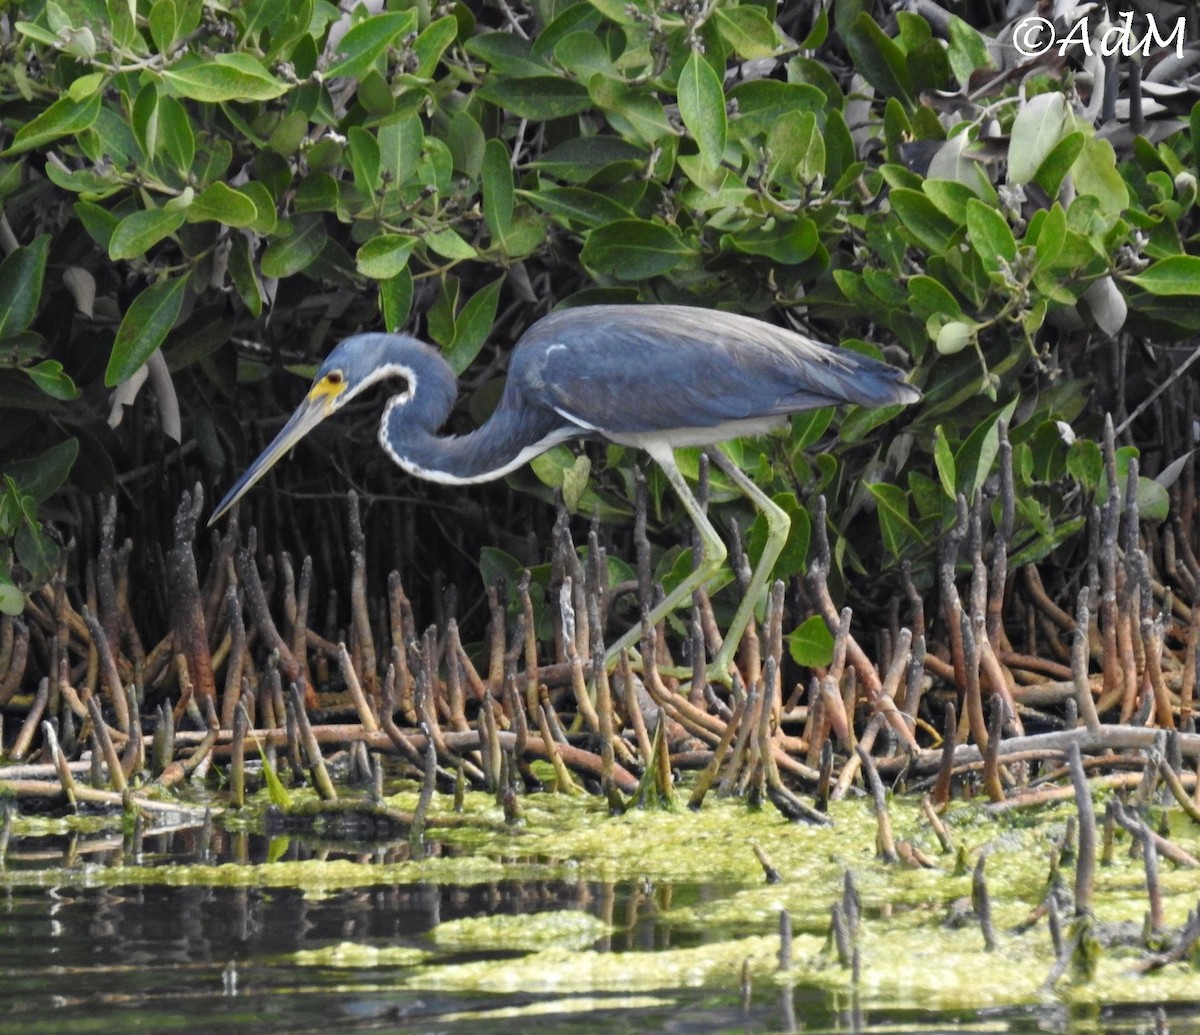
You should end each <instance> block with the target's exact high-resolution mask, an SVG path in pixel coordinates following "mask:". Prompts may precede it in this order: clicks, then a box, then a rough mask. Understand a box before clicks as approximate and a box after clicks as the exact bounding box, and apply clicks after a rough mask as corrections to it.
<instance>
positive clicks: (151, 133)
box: [130, 83, 158, 159]
mask: <svg viewBox="0 0 1200 1035" xmlns="http://www.w3.org/2000/svg"><path fill="white" fill-rule="evenodd" d="M130 122H131V123H132V125H133V135H134V136H135V137H137V142H138V146H139V147H141V149H142V154H143V155H145V156H146V158H148V159H149V158H153V157H154V156H155V154H156V153H157V151H158V87H157V86H155V85H154V83H147V84H146V85H145V86H143V87H142V88H141V89H140V90H139V91H138V95H137V96H136V97H135V98H134V99H133V107H132V108H131V109H130Z"/></svg>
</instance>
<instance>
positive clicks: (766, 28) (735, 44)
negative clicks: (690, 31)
mask: <svg viewBox="0 0 1200 1035" xmlns="http://www.w3.org/2000/svg"><path fill="white" fill-rule="evenodd" d="M713 16H714V19H715V22H716V26H717V32H719V33H720V34H721V38H722V39H723V40H724V41H725V42H726V43H728V44H729V45H730V46H731V47H732V48H733V49H734V51H735V52H736V53H737V56H738V57H740V58H743V59H744V60H746V61H753V60H755V59H756V58H768V57H774V56H775V53H776V51H777V50H778V49H779V45H780V39H779V30H778V29H776V28H775V23H774V22H772V21H771V19H770V18H768V17H767V15H766V12H765V11H763V9H762V8H761V7H754V6H751V5H745V6H742V7H728V8H722V7H718V8H716V9H714V11H713Z"/></svg>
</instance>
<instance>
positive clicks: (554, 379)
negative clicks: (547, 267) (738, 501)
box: [508, 305, 919, 434]
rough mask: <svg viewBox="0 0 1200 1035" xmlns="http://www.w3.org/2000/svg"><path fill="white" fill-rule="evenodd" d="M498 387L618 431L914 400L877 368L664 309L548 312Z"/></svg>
mask: <svg viewBox="0 0 1200 1035" xmlns="http://www.w3.org/2000/svg"><path fill="white" fill-rule="evenodd" d="M508 387H509V391H511V392H514V393H520V394H521V395H522V396H524V398H525V401H526V403H527V404H528V405H538V406H545V407H548V408H551V409H553V410H555V411H557V412H558V413H559V414H560V415H562V416H565V417H568V418H569V419H571V420H573V421H575V422H576V423H579V424H581V425H582V426H584V427H587V428H593V429H596V430H598V431H608V432H612V433H616V434H622V433H633V434H636V433H640V432H652V431H667V430H671V429H677V428H705V427H715V426H717V425H721V424H725V423H727V422H731V421H741V420H750V419H753V418H761V417H771V416H779V415H784V414H788V413H796V412H798V411H801V410H809V409H815V408H817V407H820V406H830V405H836V404H838V403H858V404H860V405H866V406H883V405H887V404H891V403H908V402H914V401H916V399H917V398H918V397H919V393H918V392H917V390H916V389H915V388H913V387H911V386H910V385H907V384H905V383H904V381H903V373H902V372H901V371H899V370H897V369H895V368H894V367H890V366H888V365H887V364H885V363H880V362H877V361H875V360H872V359H869V358H867V357H864V356H861V355H859V354H857V353H854V352H850V351H848V350H839V349H833V348H831V347H829V346H827V345H823V344H821V343H819V342H816V341H813V340H812V339H811V338H808V337H805V336H804V335H802V334H798V333H796V332H794V331H790V330H786V329H784V328H780V327H774V326H772V325H771V324H767V323H764V322H762V321H761V320H755V319H752V318H750V317H746V316H738V315H736V314H733V313H724V312H718V311H716V310H710V309H699V308H693V307H689V306H669V305H631V306H615V305H598V306H583V307H579V308H576V309H566V310H562V311H560V312H557V313H552V314H551V315H550V316H547V317H545V318H544V319H542V320H540V321H538V322H537V323H536V324H534V325H533V326H532V327H531V328H530V329H529V330H528V331H527V332H526V333H525V335H524V336H523V337H522V338H521V340H520V342H518V344H517V348H516V350H515V351H514V353H513V358H512V362H511V364H510V367H509V384H508Z"/></svg>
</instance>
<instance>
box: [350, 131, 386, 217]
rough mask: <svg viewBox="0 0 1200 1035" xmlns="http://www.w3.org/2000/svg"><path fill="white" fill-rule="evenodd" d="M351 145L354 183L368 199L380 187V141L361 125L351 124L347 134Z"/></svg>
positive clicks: (359, 191)
mask: <svg viewBox="0 0 1200 1035" xmlns="http://www.w3.org/2000/svg"><path fill="white" fill-rule="evenodd" d="M346 139H347V141H348V142H349V145H350V165H351V166H352V167H353V169H354V185H355V186H356V187H357V188H358V193H359V194H361V195H362V196H363V197H364V198H366V199H367V200H368V201H369V200H370V199H371V198H372V197H374V195H375V191H376V190H378V189H379V171H380V158H379V141H377V140H376V139H375V136H374V134H372V133H371V132H370V131H368V130H365V129H363V128H362V127H361V126H351V127H350V129H349V131H348V132H347V134H346Z"/></svg>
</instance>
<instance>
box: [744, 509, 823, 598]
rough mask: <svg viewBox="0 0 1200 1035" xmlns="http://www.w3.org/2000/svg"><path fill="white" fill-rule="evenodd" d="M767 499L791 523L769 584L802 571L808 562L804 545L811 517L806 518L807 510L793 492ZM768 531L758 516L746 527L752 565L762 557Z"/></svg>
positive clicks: (810, 534) (762, 515)
mask: <svg viewBox="0 0 1200 1035" xmlns="http://www.w3.org/2000/svg"><path fill="white" fill-rule="evenodd" d="M771 499H772V501H773V502H774V503H775V505H776V506H777V507H779V509H780V510H782V511H783V512H784V513H785V514H787V516H788V519H789V520H790V521H791V524H790V526H789V527H788V535H787V539H786V540H785V541H784V544H783V549H782V550H780V551H779V557H778V559H777V560H776V561H775V567H774V568H773V569H772V570H771V579H772V581H773V580H775V579H784V580H785V581H786V580H787V579H790V578H791V577H792V576H793V575H796V574H798V573H799V572H802V571H804V570H805V567H806V565H807V563H808V544H809V542H810V541H811V539H812V518H810V517H809V516H808V511H807V510H805V509H804V508H803V507H802V506H801V505H800V501H799V500H797V499H796V497H795V494H793V493H790V492H779V493H775V494H774V495H773V496H772V497H771ZM768 532H769V528H768V525H767V518H766V515H765V514H759V515H758V516H757V517H756V518H755V519H754V524H753V525H752V526H751V528H750V543H749V548H750V558H751V562H752V563H753V564H757V563H758V561H759V558H760V557H762V552H763V548H764V547H765V546H766V544H767V534H768Z"/></svg>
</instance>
